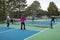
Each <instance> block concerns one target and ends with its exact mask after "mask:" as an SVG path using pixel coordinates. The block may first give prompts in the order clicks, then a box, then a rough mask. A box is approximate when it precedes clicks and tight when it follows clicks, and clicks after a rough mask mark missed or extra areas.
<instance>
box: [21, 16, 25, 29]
mask: <svg viewBox="0 0 60 40" xmlns="http://www.w3.org/2000/svg"><path fill="white" fill-rule="evenodd" d="M20 22H21V30H22V26H23V25H24V30H25V18H24V17H21V19H20Z"/></svg>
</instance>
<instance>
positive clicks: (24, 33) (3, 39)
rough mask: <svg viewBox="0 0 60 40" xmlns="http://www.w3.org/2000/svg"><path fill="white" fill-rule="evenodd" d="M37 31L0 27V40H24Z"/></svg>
mask: <svg viewBox="0 0 60 40" xmlns="http://www.w3.org/2000/svg"><path fill="white" fill-rule="evenodd" d="M38 32H39V31H32V30H20V29H14V28H6V27H0V40H24V39H25V38H27V37H30V36H32V35H34V34H36V33H38Z"/></svg>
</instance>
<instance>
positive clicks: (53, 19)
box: [51, 16, 55, 28]
mask: <svg viewBox="0 0 60 40" xmlns="http://www.w3.org/2000/svg"><path fill="white" fill-rule="evenodd" d="M52 22H54V23H55V17H54V16H51V28H53V27H52V25H53V24H52Z"/></svg>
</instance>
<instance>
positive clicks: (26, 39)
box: [24, 28, 49, 40]
mask: <svg viewBox="0 0 60 40" xmlns="http://www.w3.org/2000/svg"><path fill="white" fill-rule="evenodd" d="M48 29H49V28H46V29H44V30H42V31H40V32H38V33H36V34H34V35H32V36H30V37H28V38H25V39H24V40H28V39H29V38H32V37H34V36H36V35H38V34H40V33H42V32H45V31H47V30H48Z"/></svg>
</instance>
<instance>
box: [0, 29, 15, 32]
mask: <svg viewBox="0 0 60 40" xmlns="http://www.w3.org/2000/svg"><path fill="white" fill-rule="evenodd" d="M14 30H16V29H10V30H6V31H2V32H0V33H5V32H9V31H14Z"/></svg>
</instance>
